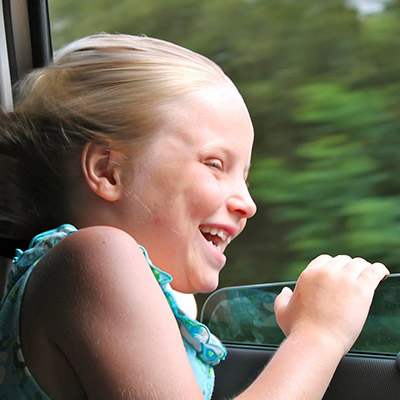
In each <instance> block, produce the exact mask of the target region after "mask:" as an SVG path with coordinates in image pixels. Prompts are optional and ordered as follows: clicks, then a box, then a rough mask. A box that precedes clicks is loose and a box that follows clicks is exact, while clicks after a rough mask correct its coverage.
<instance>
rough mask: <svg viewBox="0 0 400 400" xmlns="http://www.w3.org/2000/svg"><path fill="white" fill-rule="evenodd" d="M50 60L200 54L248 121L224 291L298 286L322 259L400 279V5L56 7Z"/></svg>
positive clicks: (281, 2) (304, 1)
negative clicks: (228, 83) (145, 47)
mask: <svg viewBox="0 0 400 400" xmlns="http://www.w3.org/2000/svg"><path fill="white" fill-rule="evenodd" d="M49 3H50V14H51V19H52V21H51V23H52V34H53V46H54V48H55V49H57V48H59V47H61V46H62V45H63V44H66V43H68V42H70V41H71V40H73V39H76V38H79V37H82V36H84V35H88V34H92V33H97V32H101V31H105V32H110V33H114V32H122V33H130V34H145V35H148V36H154V37H158V38H162V39H166V40H169V41H172V42H175V43H177V44H180V45H182V46H185V47H188V48H190V49H192V50H195V51H197V52H199V53H202V54H204V55H206V56H207V57H209V58H211V59H212V60H214V61H215V62H217V63H218V64H219V65H220V66H221V67H222V68H223V69H224V71H225V72H226V74H227V75H228V76H229V77H230V78H231V79H232V80H233V81H234V82H235V84H236V85H237V87H238V88H239V90H240V91H241V93H242V95H243V96H244V98H245V101H246V103H247V105H248V108H249V111H250V114H251V116H252V119H253V123H254V127H255V131H256V141H255V147H254V156H253V165H252V170H251V173H250V178H249V181H250V190H251V192H252V195H253V197H254V199H255V201H256V203H257V204H258V214H257V215H256V217H254V218H253V219H252V220H250V221H249V222H248V227H247V229H246V230H245V231H244V233H243V234H242V236H241V237H240V238H238V239H236V240H235V242H234V243H233V244H232V245H231V246H230V247H229V249H228V250H227V255H228V263H227V266H226V267H225V268H224V270H223V271H222V274H221V284H220V286H230V285H239V284H246V283H263V282H271V281H282V280H294V279H296V278H297V276H298V274H299V272H300V271H301V270H302V269H303V268H304V267H305V266H306V265H307V264H308V262H309V261H310V260H311V259H312V258H314V257H316V256H317V255H318V254H320V253H328V254H331V255H336V254H343V253H346V254H350V255H352V256H362V257H365V258H367V259H368V260H369V261H382V262H384V263H386V264H387V265H388V266H389V268H390V269H391V272H400V246H399V243H400V0H387V1H384V0H375V1H368V0H359V1H345V0H85V1H82V0H50V1H49Z"/></svg>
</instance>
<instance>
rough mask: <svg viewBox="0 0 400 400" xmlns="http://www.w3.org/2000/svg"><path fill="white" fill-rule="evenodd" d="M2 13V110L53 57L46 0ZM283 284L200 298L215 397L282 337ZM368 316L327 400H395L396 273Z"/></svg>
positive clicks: (234, 387) (257, 366)
mask: <svg viewBox="0 0 400 400" xmlns="http://www.w3.org/2000/svg"><path fill="white" fill-rule="evenodd" d="M0 10H1V12H2V15H3V19H2V21H1V22H0V96H1V104H2V106H3V108H5V109H12V104H13V93H12V84H14V83H15V82H17V81H18V79H20V78H21V77H22V76H23V75H24V74H25V73H26V72H28V71H29V70H30V69H32V68H35V67H39V66H41V65H44V64H46V63H47V62H48V61H49V60H50V59H51V55H52V48H51V36H50V28H49V15H48V4H47V1H45V0H43V1H35V0H32V1H29V0H3V1H2V2H0ZM2 173H5V172H4V171H2ZM0 246H1V254H2V255H3V256H5V258H3V261H2V263H3V264H2V271H3V277H4V276H5V273H6V264H8V261H6V260H7V259H9V258H11V257H12V251H13V249H14V248H15V247H20V246H19V243H18V242H16V241H5V240H4V239H0ZM287 284H288V283H284V284H265V285H251V286H242V287H232V288H227V289H221V290H219V291H217V292H216V293H214V294H213V295H211V296H210V297H209V298H208V300H207V301H206V302H205V304H204V307H203V310H202V313H201V318H202V320H203V322H205V323H206V324H208V325H209V326H210V327H211V329H212V330H213V331H214V332H215V333H216V334H217V335H218V336H220V337H221V339H222V340H223V342H224V343H225V344H226V346H227V349H228V356H227V358H226V360H225V361H224V362H222V363H221V364H220V365H218V366H217V367H216V370H215V371H216V387H215V391H214V395H213V399H214V400H222V399H226V398H230V397H231V396H233V395H234V394H237V393H238V392H240V391H241V390H243V389H244V388H245V387H246V386H247V385H248V384H249V383H250V382H251V381H252V380H253V379H254V378H255V377H256V376H257V374H258V373H259V372H260V370H261V369H262V368H264V366H265V365H266V364H267V363H268V361H269V359H270V358H271V357H272V356H273V354H274V352H275V351H276V349H277V347H278V346H279V343H280V341H281V340H282V339H283V335H282V333H281V332H280V330H279V328H278V327H277V325H276V322H275V318H274V314H273V300H274V298H275V296H276V294H277V293H279V291H280V290H281V288H282V286H283V285H287ZM294 284H295V282H291V283H289V285H294ZM368 321H369V322H368V323H367V325H366V328H365V329H364V331H363V334H362V335H361V338H360V341H358V342H357V343H356V345H355V346H354V348H353V350H352V351H351V352H350V353H349V354H348V355H347V356H346V357H344V359H343V360H342V362H341V363H340V365H339V367H338V369H337V372H336V374H335V376H334V378H333V380H332V382H331V384H330V386H329V388H328V390H327V393H326V395H325V397H324V399H325V400H361V399H362V400H394V399H399V398H400V356H399V354H400V353H399V352H400V276H399V275H393V276H391V277H390V278H389V279H387V280H386V281H385V282H383V283H382V284H381V286H380V287H379V289H378V291H377V293H376V296H375V300H374V305H373V307H372V310H371V314H370V317H369V320H368ZM296 367H297V366H296V365H293V368H296Z"/></svg>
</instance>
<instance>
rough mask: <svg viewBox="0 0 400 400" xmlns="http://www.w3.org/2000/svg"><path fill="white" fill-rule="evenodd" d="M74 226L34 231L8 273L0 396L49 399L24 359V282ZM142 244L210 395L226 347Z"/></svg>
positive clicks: (0, 324)
mask: <svg viewBox="0 0 400 400" xmlns="http://www.w3.org/2000/svg"><path fill="white" fill-rule="evenodd" d="M76 230H77V229H76V228H75V227H74V226H72V225H68V224H65V225H62V226H60V227H59V228H57V229H53V230H50V231H47V232H44V233H42V234H40V235H37V236H35V237H34V238H33V240H32V241H31V243H30V245H29V248H28V250H26V251H24V252H23V251H21V250H17V254H16V257H15V258H14V260H13V263H14V268H13V270H12V271H11V272H10V276H9V281H8V287H7V295H6V297H5V298H4V299H3V301H2V304H1V309H0V400H6V399H7V400H9V399H19V400H51V399H50V398H49V397H48V396H47V395H46V393H44V392H43V390H42V389H41V388H40V387H39V385H38V384H37V382H36V381H35V379H34V377H32V375H31V373H30V372H29V369H28V367H27V365H26V363H25V360H24V356H23V353H22V347H21V341H20V332H19V317H20V311H21V304H22V299H23V295H24V291H25V287H26V284H27V282H28V279H29V276H30V274H31V272H32V270H33V269H34V267H35V265H36V264H37V263H38V262H39V260H40V259H41V258H42V257H43V256H44V255H45V254H46V253H47V252H48V251H49V250H50V249H51V248H52V247H54V246H55V245H56V244H57V243H59V242H60V241H61V240H62V239H64V238H65V237H66V236H68V235H69V234H71V233H73V232H76ZM140 247H141V249H142V251H143V253H144V255H145V257H146V260H147V262H148V264H149V266H150V267H151V269H152V271H153V274H154V276H155V278H156V279H157V281H158V283H159V284H160V286H161V288H162V290H163V292H164V294H165V296H166V298H167V300H168V303H169V305H170V307H171V309H172V311H173V313H174V315H175V318H176V320H177V323H178V325H179V328H180V332H181V335H182V339H183V342H184V345H185V348H186V352H187V355H188V358H189V361H190V364H191V366H192V369H193V372H194V374H195V376H196V379H197V381H198V383H199V386H200V389H201V391H202V393H203V397H204V399H206V400H209V399H211V395H212V391H213V387H214V371H213V366H214V365H216V364H218V363H219V362H220V361H221V360H223V359H224V358H225V356H226V350H225V348H224V346H223V345H222V344H221V342H220V341H219V340H218V339H217V338H216V337H215V336H214V335H213V334H212V333H211V332H210V331H209V329H208V328H207V327H206V326H205V325H203V324H201V323H200V322H198V321H196V320H194V319H192V318H190V317H189V316H188V315H187V314H186V313H185V312H183V311H182V310H181V309H180V308H179V306H178V303H177V301H176V300H175V297H174V295H173V293H172V289H171V287H170V282H171V281H172V277H171V276H170V275H169V274H167V273H166V272H164V271H161V270H160V269H158V268H157V267H155V266H154V265H153V264H152V263H151V261H150V259H149V256H148V254H147V251H146V250H145V249H144V248H143V247H142V246H140Z"/></svg>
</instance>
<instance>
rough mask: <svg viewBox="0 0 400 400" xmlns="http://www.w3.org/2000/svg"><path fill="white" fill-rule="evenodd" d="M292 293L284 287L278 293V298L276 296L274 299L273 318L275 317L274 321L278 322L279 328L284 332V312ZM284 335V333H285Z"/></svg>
mask: <svg viewBox="0 0 400 400" xmlns="http://www.w3.org/2000/svg"><path fill="white" fill-rule="evenodd" d="M292 295H293V292H292V290H291V289H290V288H288V287H286V286H285V287H284V288H283V289H282V291H281V292H280V293H279V295H278V296H276V299H275V304H274V308H275V316H276V321H277V322H278V325H279V326H280V327H281V329H282V330H283V331H284V332H285V329H284V328H285V327H284V326H283V325H284V323H283V320H284V318H283V315H284V314H285V311H286V309H287V306H288V304H289V302H290V299H291V298H292ZM285 334H286V332H285Z"/></svg>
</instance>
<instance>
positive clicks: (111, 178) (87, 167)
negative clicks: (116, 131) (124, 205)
mask: <svg viewBox="0 0 400 400" xmlns="http://www.w3.org/2000/svg"><path fill="white" fill-rule="evenodd" d="M121 158H122V154H121V153H119V152H117V151H115V150H110V149H108V148H106V147H105V146H103V145H99V144H95V143H91V142H88V143H86V144H85V146H84V147H83V149H82V154H81V166H82V172H83V175H84V177H85V179H86V182H87V184H88V185H89V187H90V189H91V190H92V191H93V192H94V193H96V194H97V195H98V196H100V197H101V198H103V199H104V200H107V201H117V200H118V199H119V198H120V195H121V193H122V187H121V179H120V178H121V176H120V175H121V168H120V163H119V161H121Z"/></svg>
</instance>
